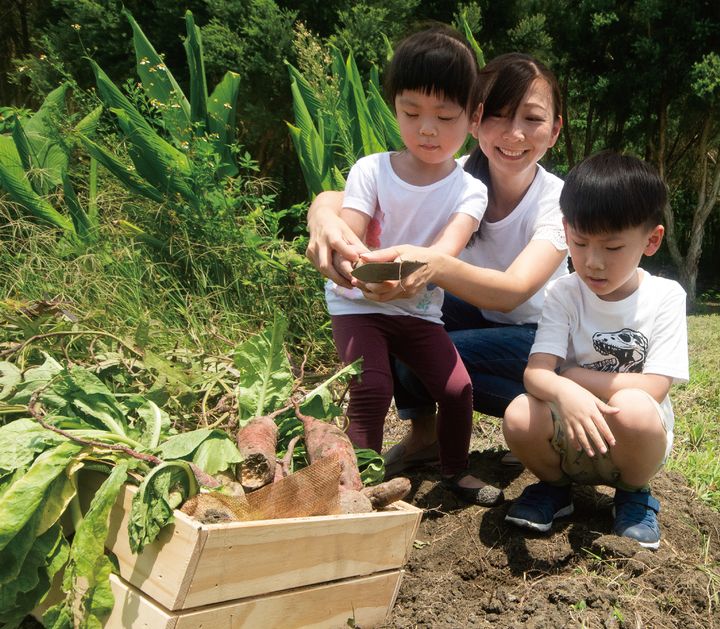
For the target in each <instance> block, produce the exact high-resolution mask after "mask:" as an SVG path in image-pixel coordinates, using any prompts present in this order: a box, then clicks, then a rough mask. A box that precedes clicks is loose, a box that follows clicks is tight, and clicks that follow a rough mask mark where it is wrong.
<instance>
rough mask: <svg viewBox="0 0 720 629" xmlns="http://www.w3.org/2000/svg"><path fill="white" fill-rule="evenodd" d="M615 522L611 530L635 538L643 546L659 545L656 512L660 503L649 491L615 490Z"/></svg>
mask: <svg viewBox="0 0 720 629" xmlns="http://www.w3.org/2000/svg"><path fill="white" fill-rule="evenodd" d="M614 512H615V524H614V525H613V532H614V533H615V534H616V535H620V536H621V537H629V538H631V539H634V540H637V542H638V543H639V544H640V546H643V547H644V548H652V549H655V548H657V547H658V546H660V527H659V526H658V521H657V514H658V513H659V512H660V503H659V502H658V501H657V499H656V498H654V497H653V496H652V495H651V494H650V491H649V490H648V491H625V490H624V489H616V490H615V507H614Z"/></svg>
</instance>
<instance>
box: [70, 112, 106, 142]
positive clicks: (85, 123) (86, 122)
mask: <svg viewBox="0 0 720 629" xmlns="http://www.w3.org/2000/svg"><path fill="white" fill-rule="evenodd" d="M102 112H103V106H102V105H98V106H97V107H96V108H95V109H93V110H92V111H91V112H90V113H89V114H88V115H87V116H85V117H84V118H83V119H82V120H81V121H80V122H78V123H77V124H76V125H75V129H74V132H75V133H82V134H83V135H86V136H91V135H93V134H94V133H95V131H97V126H98V124H99V123H100V116H102Z"/></svg>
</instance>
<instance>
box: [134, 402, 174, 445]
mask: <svg viewBox="0 0 720 629" xmlns="http://www.w3.org/2000/svg"><path fill="white" fill-rule="evenodd" d="M135 412H136V413H137V414H138V417H139V418H140V421H141V422H142V426H141V437H140V442H141V443H142V444H143V445H145V446H147V447H148V448H157V447H158V445H159V443H160V438H161V437H162V436H163V435H167V433H168V431H169V429H170V426H171V424H170V417H169V416H168V414H167V413H166V412H165V411H163V410H161V409H160V407H159V406H158V405H157V404H155V402H153V401H152V400H145V401H144V403H143V404H142V405H141V406H139V407H138V408H137V409H136V411H135Z"/></svg>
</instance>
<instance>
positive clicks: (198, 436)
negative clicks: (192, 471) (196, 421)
mask: <svg viewBox="0 0 720 629" xmlns="http://www.w3.org/2000/svg"><path fill="white" fill-rule="evenodd" d="M157 451H158V455H159V456H160V458H162V459H164V460H165V461H170V460H177V459H184V460H186V461H192V462H193V463H195V465H197V466H198V467H199V468H200V469H201V470H203V471H205V472H207V473H208V474H217V473H218V472H222V471H224V470H227V469H229V468H230V467H231V466H233V465H235V464H236V463H240V462H241V461H242V456H241V455H240V452H239V451H238V449H237V446H236V445H235V443H234V442H233V441H232V439H231V438H230V437H229V436H228V434H227V433H225V432H223V431H222V430H217V429H210V428H198V429H197V430H192V431H190V432H184V433H180V434H178V435H173V436H172V437H169V438H168V439H166V440H165V441H164V442H163V443H162V444H161V445H160V447H159V448H158V450H157Z"/></svg>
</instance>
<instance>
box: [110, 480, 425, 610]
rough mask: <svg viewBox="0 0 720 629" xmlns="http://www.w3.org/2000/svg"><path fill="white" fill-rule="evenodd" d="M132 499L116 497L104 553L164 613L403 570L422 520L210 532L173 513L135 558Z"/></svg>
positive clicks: (414, 514)
mask: <svg viewBox="0 0 720 629" xmlns="http://www.w3.org/2000/svg"><path fill="white" fill-rule="evenodd" d="M136 491H137V490H136V488H135V487H132V486H128V487H126V489H125V491H124V492H123V494H121V495H120V496H119V497H118V502H117V503H116V504H115V507H114V508H113V511H112V513H111V516H110V532H109V535H108V543H107V547H108V549H109V550H111V551H112V552H113V553H114V554H115V555H116V556H117V558H118V563H119V568H120V575H121V576H122V577H123V578H124V579H125V580H126V581H128V582H129V583H131V584H132V585H134V586H135V587H137V588H138V589H139V590H141V591H142V592H143V593H145V594H147V595H148V596H150V597H151V598H153V599H154V600H155V601H156V602H158V603H159V604H160V605H162V606H163V607H165V608H166V609H168V610H180V609H189V608H193V607H199V606H202V605H213V604H217V603H222V602H225V601H233V600H237V599H241V598H246V597H250V596H258V595H266V594H268V593H271V592H278V591H282V590H288V589H292V588H297V587H302V586H306V585H313V584H318V583H326V582H330V581H336V580H339V579H346V578H350V577H356V576H363V575H370V574H373V573H376V572H385V571H389V570H397V569H400V568H402V567H403V566H404V564H405V563H406V561H407V558H408V555H409V553H410V550H411V548H412V543H413V541H414V539H415V535H416V533H417V529H418V526H419V524H420V519H421V516H422V511H421V510H420V509H417V508H415V507H413V506H412V505H408V504H406V503H402V502H399V503H396V504H395V505H394V506H395V508H394V509H391V510H386V511H380V512H373V513H363V514H352V515H332V516H315V517H308V518H288V519H279V520H263V521H257V522H232V523H227V524H214V525H206V524H201V523H199V522H198V521H196V520H194V519H192V518H190V517H188V516H186V515H185V514H184V513H182V512H180V511H175V522H174V523H173V524H172V525H170V526H168V527H166V528H165V529H163V531H162V532H161V534H160V537H159V539H158V540H156V541H155V542H154V543H153V544H150V545H148V546H147V547H145V549H144V550H143V552H142V553H141V554H140V555H134V554H133V553H132V552H131V551H130V546H129V540H128V534H127V524H128V518H129V513H130V506H131V502H132V496H133V494H134V493H135V492H136Z"/></svg>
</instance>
